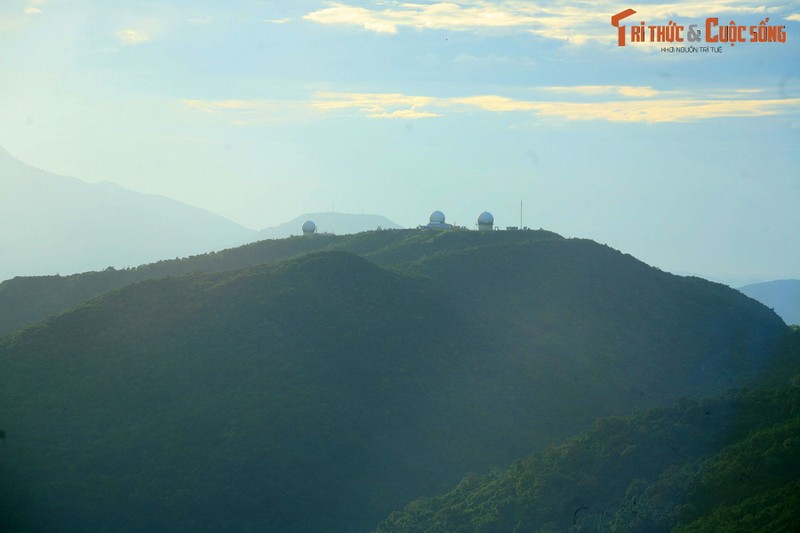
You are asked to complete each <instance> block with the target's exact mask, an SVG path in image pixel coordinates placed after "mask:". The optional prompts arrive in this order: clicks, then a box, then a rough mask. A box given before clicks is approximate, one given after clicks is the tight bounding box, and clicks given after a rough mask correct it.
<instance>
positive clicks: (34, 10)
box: [25, 6, 42, 15]
mask: <svg viewBox="0 0 800 533" xmlns="http://www.w3.org/2000/svg"><path fill="white" fill-rule="evenodd" d="M41 12H42V10H41V9H39V8H38V7H33V6H28V7H26V8H25V13H27V14H28V15H36V14H37V13H41Z"/></svg>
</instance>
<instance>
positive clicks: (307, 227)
mask: <svg viewBox="0 0 800 533" xmlns="http://www.w3.org/2000/svg"><path fill="white" fill-rule="evenodd" d="M315 231H317V225H316V224H314V222H313V221H311V220H306V221H305V222H303V235H311V234H313V233H314V232H315Z"/></svg>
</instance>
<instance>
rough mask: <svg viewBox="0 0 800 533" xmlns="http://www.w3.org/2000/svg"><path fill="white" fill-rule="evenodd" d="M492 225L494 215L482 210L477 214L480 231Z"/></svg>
mask: <svg viewBox="0 0 800 533" xmlns="http://www.w3.org/2000/svg"><path fill="white" fill-rule="evenodd" d="M493 225H494V217H493V216H492V214H491V213H490V212H488V211H484V212H483V213H481V214H480V215H478V229H479V230H481V231H489V230H491V229H492V226H493Z"/></svg>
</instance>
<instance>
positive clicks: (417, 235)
mask: <svg viewBox="0 0 800 533" xmlns="http://www.w3.org/2000/svg"><path fill="white" fill-rule="evenodd" d="M551 238H554V239H560V238H561V237H560V236H558V235H557V234H555V233H551V232H547V231H524V232H493V233H491V234H485V233H478V232H474V231H450V232H424V231H419V230H391V231H371V232H364V233H360V234H357V235H346V236H334V235H314V236H313V237H292V238H288V239H277V240H265V241H259V242H256V243H252V244H248V245H244V246H240V247H238V248H231V249H229V250H223V251H220V252H210V253H206V254H202V255H196V256H192V257H188V258H183V259H171V260H164V261H159V262H157V263H152V264H147V265H142V266H139V267H137V268H131V269H124V270H114V269H108V270H105V271H102V272H87V273H84V274H75V275H71V276H36V277H18V278H14V279H11V280H6V281H4V282H2V283H0V336H3V335H7V334H9V333H11V332H12V331H15V330H17V329H19V328H21V327H23V326H25V325H27V324H32V323H35V322H38V321H39V320H42V319H44V318H45V317H48V316H51V315H54V314H57V313H60V312H62V311H64V310H65V309H68V308H70V307H72V306H74V305H78V304H80V303H82V302H85V301H87V300H89V299H91V298H93V297H95V296H97V295H99V294H102V293H104V292H106V291H110V290H113V289H118V288H120V287H124V286H125V285H128V284H130V283H134V282H137V281H143V280H147V279H157V278H162V277H165V276H174V275H180V274H187V273H196V272H207V273H211V272H224V271H229V270H237V269H241V268H246V267H250V266H255V265H262V264H271V263H275V262H278V261H282V260H285V259H289V258H292V257H297V256H299V255H302V254H304V253H308V252H312V251H320V250H345V251H350V252H353V253H356V254H359V255H363V256H365V257H368V258H369V259H370V260H371V261H373V262H376V263H378V264H384V265H387V264H392V263H396V262H404V261H413V260H416V259H419V258H420V257H423V256H425V255H428V254H431V253H436V252H437V251H440V250H444V249H449V250H454V249H460V248H464V247H472V246H478V245H482V244H485V243H499V242H517V243H523V242H532V241H537V240H542V239H551Z"/></svg>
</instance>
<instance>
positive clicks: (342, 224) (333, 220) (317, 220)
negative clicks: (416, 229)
mask: <svg viewBox="0 0 800 533" xmlns="http://www.w3.org/2000/svg"><path fill="white" fill-rule="evenodd" d="M306 220H311V221H312V222H314V224H315V225H316V226H317V231H318V232H320V233H333V234H336V235H349V234H352V233H361V232H362V231H373V230H376V229H401V226H399V225H398V224H395V223H394V222H392V221H391V220H389V219H388V218H386V217H383V216H380V215H364V214H350V213H306V214H304V215H300V216H298V217H296V218H294V219H292V220H290V221H289V222H284V223H283V224H281V225H279V226H275V227H273V228H266V229H263V230H261V231H259V232H258V236H259V238H261V239H284V238H286V237H291V236H292V235H302V234H303V231H302V226H303V223H304V222H305V221H306Z"/></svg>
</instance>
